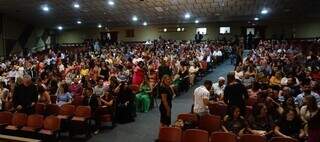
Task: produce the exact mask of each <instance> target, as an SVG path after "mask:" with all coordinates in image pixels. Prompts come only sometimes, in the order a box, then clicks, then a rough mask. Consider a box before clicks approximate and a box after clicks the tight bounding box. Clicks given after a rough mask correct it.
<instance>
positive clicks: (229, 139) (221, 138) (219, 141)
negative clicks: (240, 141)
mask: <svg viewBox="0 0 320 142" xmlns="http://www.w3.org/2000/svg"><path fill="white" fill-rule="evenodd" d="M210 142H237V136H236V135H235V134H232V133H226V132H213V133H212V134H211V141H210Z"/></svg>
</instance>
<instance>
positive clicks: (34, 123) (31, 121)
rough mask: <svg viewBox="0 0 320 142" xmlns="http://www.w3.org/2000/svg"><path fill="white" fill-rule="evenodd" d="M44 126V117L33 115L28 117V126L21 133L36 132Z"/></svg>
mask: <svg viewBox="0 0 320 142" xmlns="http://www.w3.org/2000/svg"><path fill="white" fill-rule="evenodd" d="M42 125H43V115H40V114H33V115H29V116H28V120H27V126H24V127H22V128H21V129H20V130H21V131H26V132H35V131H37V130H39V129H40V128H42Z"/></svg>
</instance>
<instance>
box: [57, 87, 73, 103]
mask: <svg viewBox="0 0 320 142" xmlns="http://www.w3.org/2000/svg"><path fill="white" fill-rule="evenodd" d="M56 96H57V105H59V106H62V105H64V104H70V103H71V102H72V94H71V93H70V92H69V91H68V85H67V84H66V83H63V82H62V83H60V84H59V88H58V90H57V92H56Z"/></svg>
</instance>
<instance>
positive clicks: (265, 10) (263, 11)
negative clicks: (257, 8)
mask: <svg viewBox="0 0 320 142" xmlns="http://www.w3.org/2000/svg"><path fill="white" fill-rule="evenodd" d="M268 12H269V11H268V10H267V9H262V10H261V14H268Z"/></svg>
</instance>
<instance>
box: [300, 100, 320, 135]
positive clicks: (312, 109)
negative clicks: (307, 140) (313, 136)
mask: <svg viewBox="0 0 320 142" xmlns="http://www.w3.org/2000/svg"><path fill="white" fill-rule="evenodd" d="M304 104H305V105H304V106H302V107H301V109H300V117H301V120H302V122H303V126H304V130H305V133H306V135H308V122H309V121H310V120H311V118H312V117H314V116H315V115H316V114H317V113H318V112H319V108H318V106H317V101H316V99H315V98H314V97H313V96H311V95H310V96H306V97H305V98H304Z"/></svg>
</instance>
